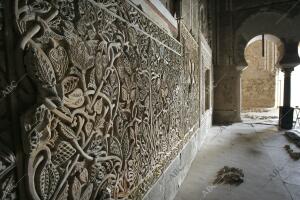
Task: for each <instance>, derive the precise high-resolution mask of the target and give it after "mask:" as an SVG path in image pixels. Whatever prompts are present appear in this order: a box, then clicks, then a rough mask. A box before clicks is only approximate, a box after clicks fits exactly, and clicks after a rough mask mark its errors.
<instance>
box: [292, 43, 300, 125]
mask: <svg viewBox="0 0 300 200" xmlns="http://www.w3.org/2000/svg"><path fill="white" fill-rule="evenodd" d="M298 55H299V57H300V43H299V46H298ZM299 86H300V65H298V66H297V67H295V69H294V71H293V72H292V77H291V87H292V91H291V106H292V107H293V108H295V111H294V123H295V127H296V128H299V127H300V92H299Z"/></svg>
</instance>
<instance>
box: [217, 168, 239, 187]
mask: <svg viewBox="0 0 300 200" xmlns="http://www.w3.org/2000/svg"><path fill="white" fill-rule="evenodd" d="M243 178H244V173H243V170H242V169H238V168H234V167H227V166H225V167H223V168H222V169H221V170H219V171H218V173H217V178H216V180H215V181H214V183H213V184H230V185H240V184H241V183H243V182H244V179H243Z"/></svg>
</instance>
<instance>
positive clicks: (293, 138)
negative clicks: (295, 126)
mask: <svg viewBox="0 0 300 200" xmlns="http://www.w3.org/2000/svg"><path fill="white" fill-rule="evenodd" d="M284 135H285V137H286V138H287V139H288V140H289V141H290V142H292V143H294V144H295V145H296V146H297V147H299V148H300V132H299V131H297V130H292V131H287V132H285V134H284Z"/></svg>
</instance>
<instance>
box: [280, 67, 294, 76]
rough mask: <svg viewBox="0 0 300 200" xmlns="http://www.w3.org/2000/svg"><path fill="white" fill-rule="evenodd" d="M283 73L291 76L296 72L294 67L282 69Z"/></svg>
mask: <svg viewBox="0 0 300 200" xmlns="http://www.w3.org/2000/svg"><path fill="white" fill-rule="evenodd" d="M281 71H282V72H283V73H289V74H290V73H292V72H293V71H294V67H282V68H281Z"/></svg>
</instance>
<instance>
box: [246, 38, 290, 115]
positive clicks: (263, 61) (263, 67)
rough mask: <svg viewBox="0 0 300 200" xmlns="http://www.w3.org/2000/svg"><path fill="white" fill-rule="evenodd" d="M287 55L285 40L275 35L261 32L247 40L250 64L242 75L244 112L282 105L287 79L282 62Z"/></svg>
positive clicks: (273, 108)
mask: <svg viewBox="0 0 300 200" xmlns="http://www.w3.org/2000/svg"><path fill="white" fill-rule="evenodd" d="M283 55H284V46H283V43H282V41H281V40H280V39H279V38H278V37H276V36H274V35H270V34H264V35H258V36H256V37H254V38H252V39H251V40H250V41H249V42H248V43H247V45H246V48H245V50H244V56H245V60H246V62H247V67H246V68H245V69H244V70H243V71H242V74H241V82H242V84H241V88H242V92H241V93H242V94H241V95H242V98H241V105H242V111H243V112H245V111H255V110H256V111H261V110H270V109H271V110H275V109H276V107H277V106H279V105H280V104H279V102H278V100H280V99H281V97H282V88H283V81H280V77H281V76H280V75H281V72H280V69H279V65H278V63H279V61H280V60H281V59H282V57H283Z"/></svg>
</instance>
